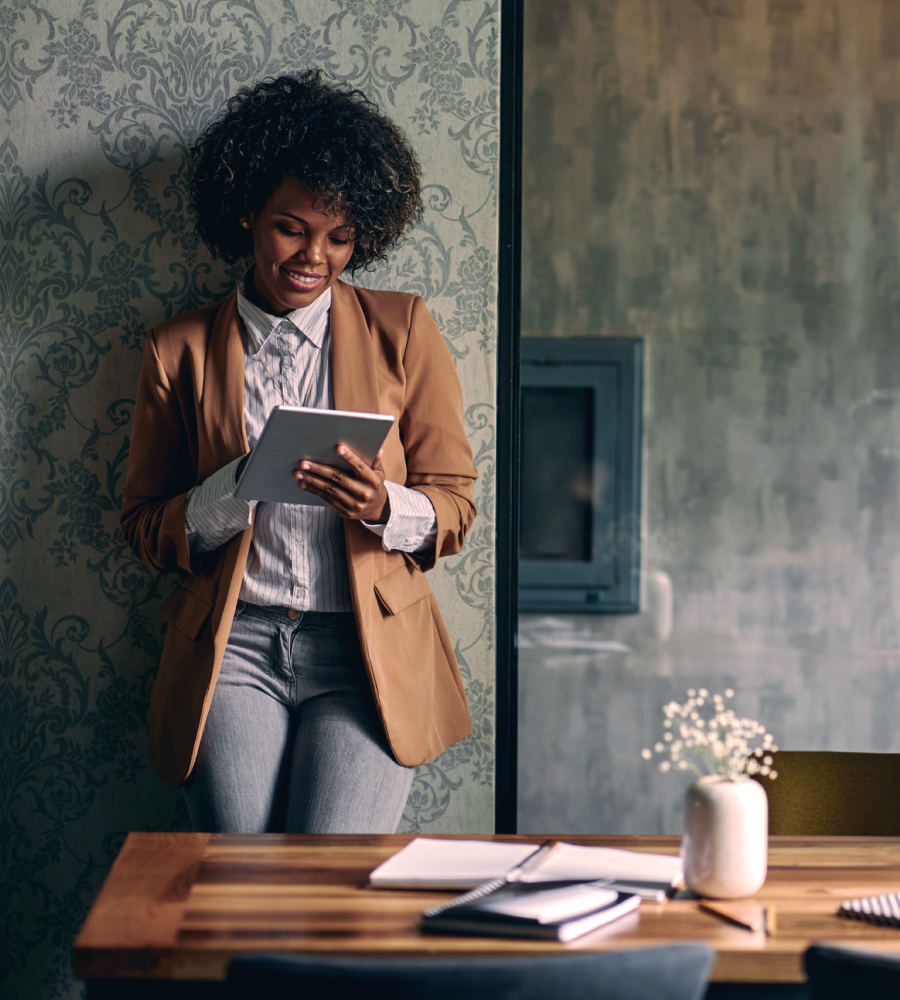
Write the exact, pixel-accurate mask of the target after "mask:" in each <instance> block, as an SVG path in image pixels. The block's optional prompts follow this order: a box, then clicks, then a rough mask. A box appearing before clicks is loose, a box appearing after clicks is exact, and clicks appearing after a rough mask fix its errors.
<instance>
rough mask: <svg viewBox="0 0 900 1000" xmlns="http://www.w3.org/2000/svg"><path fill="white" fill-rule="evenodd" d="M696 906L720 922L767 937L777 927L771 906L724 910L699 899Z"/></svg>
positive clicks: (775, 915)
mask: <svg viewBox="0 0 900 1000" xmlns="http://www.w3.org/2000/svg"><path fill="white" fill-rule="evenodd" d="M697 905H698V906H699V907H700V909H701V910H704V911H705V912H706V913H711V914H713V916H716V917H720V918H721V919H722V920H726V921H727V922H728V923H730V924H735V925H736V926H737V927H743V928H744V930H747V931H758V930H762V932H763V933H764V934H765V935H766V936H768V935H770V934H773V933H774V932H775V929H776V927H777V913H776V910H775V907H774V906H771V905H770V906H762V907H757V906H751V907H737V908H731V907H729V908H726V907H724V906H719V905H716V904H715V903H709V902H707V901H706V900H705V899H701V900H700V901H699V903H698V904H697Z"/></svg>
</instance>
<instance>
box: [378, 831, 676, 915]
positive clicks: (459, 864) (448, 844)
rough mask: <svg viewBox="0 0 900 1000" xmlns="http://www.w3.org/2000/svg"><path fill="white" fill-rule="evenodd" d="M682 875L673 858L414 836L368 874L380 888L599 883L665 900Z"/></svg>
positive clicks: (615, 850) (552, 845) (570, 846)
mask: <svg viewBox="0 0 900 1000" xmlns="http://www.w3.org/2000/svg"><path fill="white" fill-rule="evenodd" d="M681 878H682V867H681V860H680V859H679V858H678V857H677V856H672V855H665V854H649V853H646V852H643V851H625V850H620V849H618V848H612V847H585V846H581V845H578V844H563V843H559V842H558V841H550V842H549V843H546V844H544V845H543V846H541V845H538V844H523V843H522V842H521V841H519V842H516V843H503V842H497V841H479V840H450V839H448V840H437V839H431V838H428V837H417V838H416V839H415V840H413V841H412V842H410V843H409V844H407V845H406V847H404V848H403V849H402V850H400V851H398V852H397V853H396V854H394V855H393V856H392V857H390V858H388V860H387V861H385V862H384V863H383V864H381V865H379V866H378V867H377V868H376V869H375V870H374V871H373V872H371V874H370V875H369V885H370V886H371V887H372V888H379V889H471V888H473V887H475V886H479V887H480V888H481V887H482V883H489V884H497V885H501V884H505V883H508V882H528V883H541V882H583V883H587V882H603V883H604V884H605V885H606V886H607V887H608V888H609V889H614V890H616V891H618V892H621V893H634V894H637V895H639V896H641V897H642V898H643V899H649V900H653V901H656V902H664V901H665V899H666V898H667V896H670V895H671V894H672V893H673V892H674V890H675V886H676V885H678V884H679V882H680V881H681Z"/></svg>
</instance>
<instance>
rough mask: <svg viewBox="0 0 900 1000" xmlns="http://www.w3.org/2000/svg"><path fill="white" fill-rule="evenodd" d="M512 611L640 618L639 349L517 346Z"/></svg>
mask: <svg viewBox="0 0 900 1000" xmlns="http://www.w3.org/2000/svg"><path fill="white" fill-rule="evenodd" d="M521 346H522V400H521V415H522V451H521V456H522V457H521V470H520V473H521V495H520V508H519V519H520V529H519V610H520V611H523V612H533V611H551V612H565V611H569V612H571V611H585V612H595V613H597V612H601V613H602V612H606V613H615V614H622V613H627V612H635V611H638V610H639V603H640V539H641V406H642V403H641V400H642V391H641V389H642V380H643V341H642V340H640V339H639V338H625V337H597V338H589V337H580V338H566V339H564V338H556V337H553V338H549V337H547V338H545V337H541V338H537V337H534V338H532V337H526V338H523V340H522V345H521Z"/></svg>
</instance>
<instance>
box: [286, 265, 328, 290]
mask: <svg viewBox="0 0 900 1000" xmlns="http://www.w3.org/2000/svg"><path fill="white" fill-rule="evenodd" d="M281 270H282V271H283V272H284V273H285V274H286V275H287V276H288V280H289V281H290V282H291V284H292V285H293V286H294V287H295V288H297V289H299V290H300V291H309V290H310V289H313V288H315V287H316V285H318V284H319V282H320V281H322V280H323V279H324V278H325V275H324V274H310V273H308V272H303V271H289V270H288V269H287V268H286V267H283V268H282V269H281Z"/></svg>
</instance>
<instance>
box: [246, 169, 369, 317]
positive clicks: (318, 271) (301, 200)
mask: <svg viewBox="0 0 900 1000" xmlns="http://www.w3.org/2000/svg"><path fill="white" fill-rule="evenodd" d="M317 204H318V199H317V197H316V193H315V192H314V191H311V190H310V189H309V188H308V187H306V185H305V184H301V182H300V181H298V180H297V178H296V177H285V179H284V181H283V182H282V184H281V187H279V188H278V189H277V190H276V191H275V193H274V194H273V195H272V197H271V198H269V200H268V201H267V202H266V204H265V205H264V206H263V208H262V210H261V211H260V212H251V213H250V214H249V215H247V216H245V217H244V218H243V219H242V220H241V223H242V225H245V226H246V225H248V223H249V228H250V231H251V233H252V235H253V256H254V258H255V259H256V266H255V268H254V269H253V288H254V290H255V291H256V293H257V294H258V295H259V296H260V298H262V299H263V300H264V302H265V303H266V305H267V306H268V308H269V310H270V311H271V312H272V313H273V314H274V315H277V316H283V315H284V314H285V313H289V312H292V311H293V310H294V309H300V308H302V307H303V306H308V305H312V303H313V302H315V300H316V299H317V298H318V297H319V296H320V295H321V294H322V293H323V292H324V291H325V290H326V289H327V288H331V286H332V285H333V284H334V283H335V282H336V281H337V279H338V278H339V277H340V275H341V272H342V271H343V270H344V268H345V267H346V266H347V264H348V263H349V261H350V257H351V256H352V254H353V229H352V227H351V226H350V225H349V222H348V220H347V218H346V217H345V216H344V214H343V212H338V213H337V214H336V215H327V214H326V213H325V212H322V211H321V210H320V209H319V208H317V207H316V205H317Z"/></svg>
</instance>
